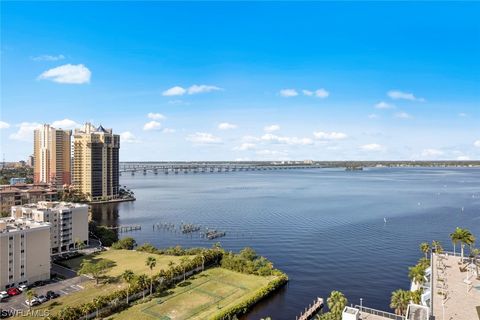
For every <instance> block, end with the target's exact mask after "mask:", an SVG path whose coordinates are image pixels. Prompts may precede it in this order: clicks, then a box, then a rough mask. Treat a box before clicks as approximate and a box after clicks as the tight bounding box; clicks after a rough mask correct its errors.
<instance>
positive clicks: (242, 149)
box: [233, 143, 256, 151]
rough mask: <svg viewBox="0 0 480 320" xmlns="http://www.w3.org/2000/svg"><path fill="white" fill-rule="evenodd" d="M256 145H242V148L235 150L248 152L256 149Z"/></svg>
mask: <svg viewBox="0 0 480 320" xmlns="http://www.w3.org/2000/svg"><path fill="white" fill-rule="evenodd" d="M255 146H256V145H255V144H254V143H242V144H241V145H240V146H238V147H235V148H233V150H235V151H246V150H252V149H255Z"/></svg>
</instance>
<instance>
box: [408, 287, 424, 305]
mask: <svg viewBox="0 0 480 320" xmlns="http://www.w3.org/2000/svg"><path fill="white" fill-rule="evenodd" d="M410 299H411V300H412V302H413V303H415V304H420V303H421V300H422V290H421V289H418V290H415V291H410Z"/></svg>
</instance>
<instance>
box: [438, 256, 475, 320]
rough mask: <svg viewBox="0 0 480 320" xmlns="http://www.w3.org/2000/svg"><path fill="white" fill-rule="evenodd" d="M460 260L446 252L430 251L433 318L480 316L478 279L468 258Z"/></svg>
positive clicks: (472, 317)
mask: <svg viewBox="0 0 480 320" xmlns="http://www.w3.org/2000/svg"><path fill="white" fill-rule="evenodd" d="M460 260H461V258H460V257H458V256H453V255H451V254H448V253H446V254H434V255H433V268H434V272H433V291H434V294H433V314H434V316H435V318H437V319H442V318H444V319H469V320H477V319H480V316H479V314H478V313H477V312H478V311H477V308H478V307H480V280H479V279H478V276H476V275H475V266H474V265H470V259H466V260H465V262H464V263H461V261H460ZM469 265H470V266H469Z"/></svg>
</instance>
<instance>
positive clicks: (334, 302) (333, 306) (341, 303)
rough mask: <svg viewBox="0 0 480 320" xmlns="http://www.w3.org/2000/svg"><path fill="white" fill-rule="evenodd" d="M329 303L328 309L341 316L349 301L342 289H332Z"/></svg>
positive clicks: (336, 315)
mask: <svg viewBox="0 0 480 320" xmlns="http://www.w3.org/2000/svg"><path fill="white" fill-rule="evenodd" d="M327 303H328V309H330V312H331V313H332V314H333V315H334V316H335V317H338V318H340V317H341V315H342V312H343V309H345V306H346V305H347V303H348V301H347V298H345V296H344V295H343V293H341V292H340V291H335V290H334V291H332V292H331V293H330V296H329V297H328V299H327Z"/></svg>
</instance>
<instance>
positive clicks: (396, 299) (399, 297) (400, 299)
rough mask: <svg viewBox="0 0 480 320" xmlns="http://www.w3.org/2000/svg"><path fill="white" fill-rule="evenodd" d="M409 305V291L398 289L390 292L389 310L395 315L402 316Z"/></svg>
mask: <svg viewBox="0 0 480 320" xmlns="http://www.w3.org/2000/svg"><path fill="white" fill-rule="evenodd" d="M409 303H410V291H406V290H402V289H398V290H395V291H393V292H392V299H391V301H390V308H392V309H394V310H395V313H396V314H398V315H402V316H404V315H405V312H406V311H407V306H408V304H409Z"/></svg>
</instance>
